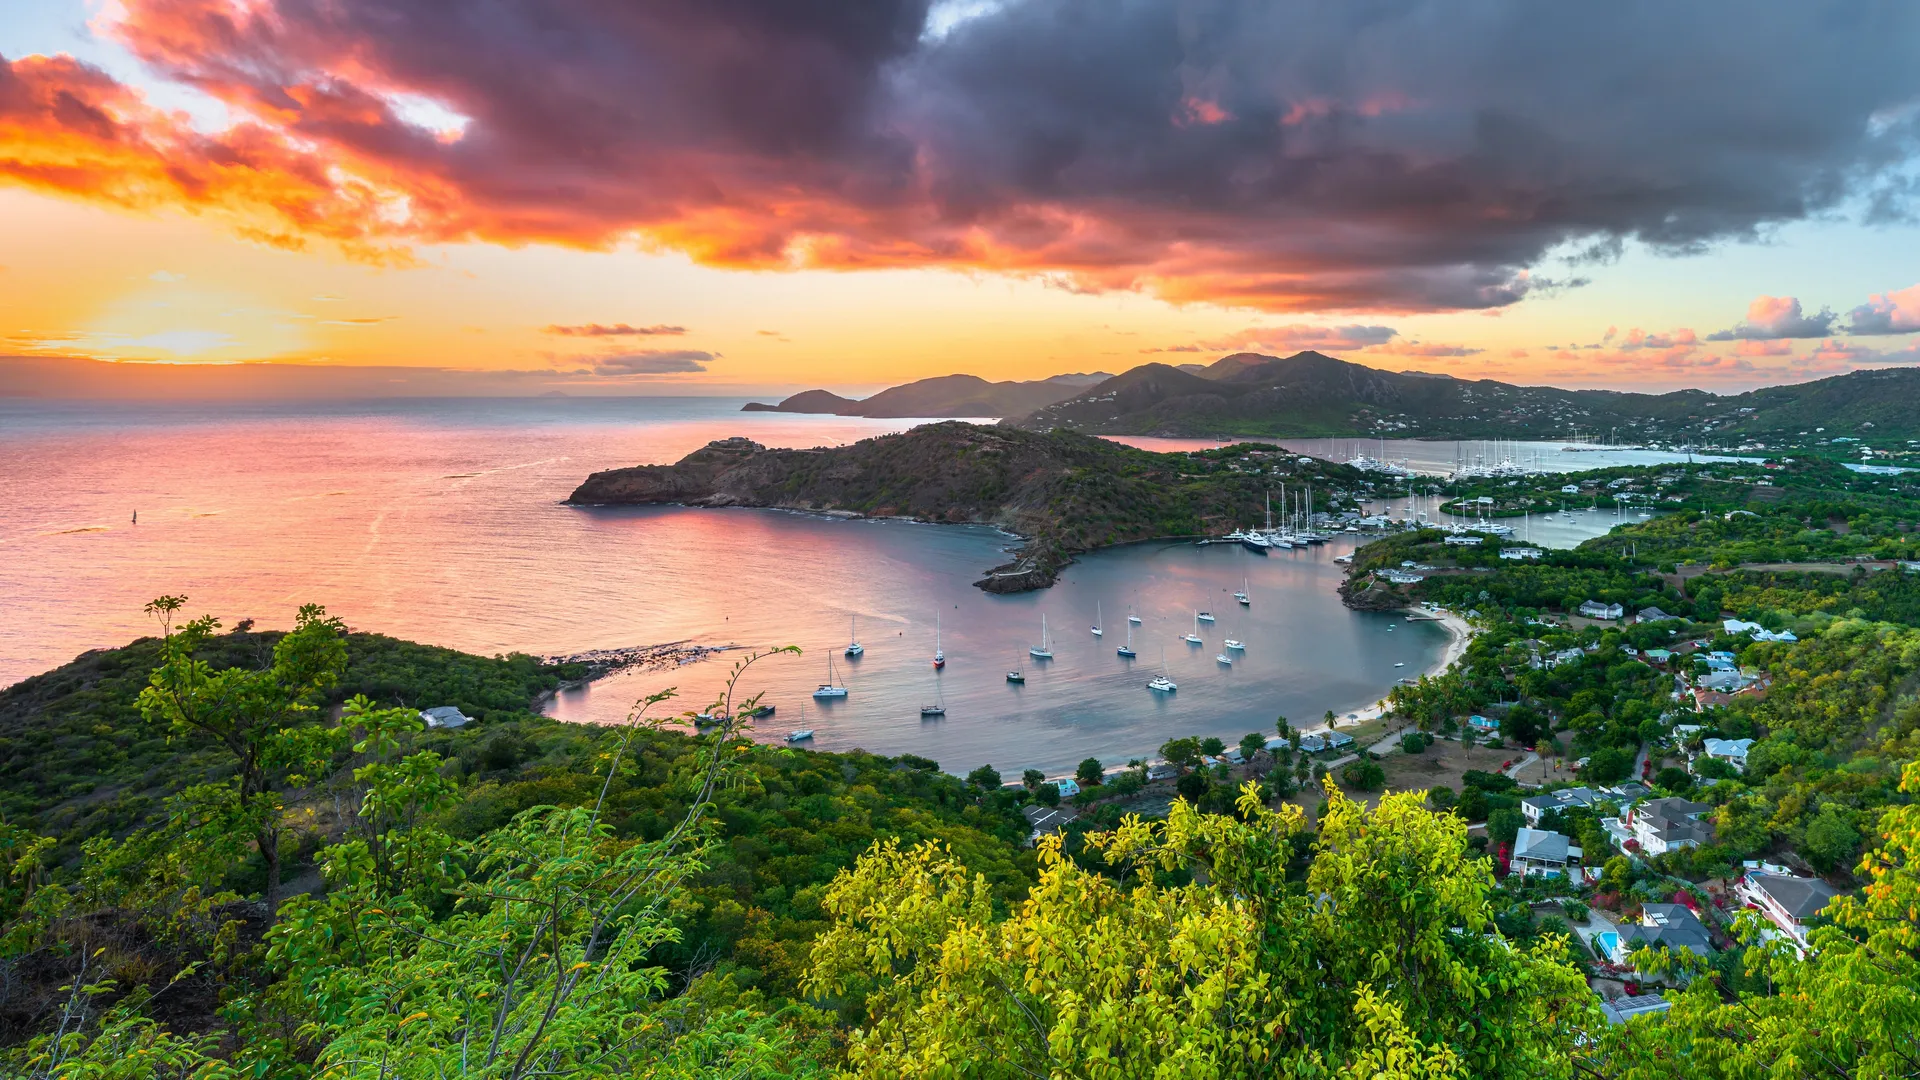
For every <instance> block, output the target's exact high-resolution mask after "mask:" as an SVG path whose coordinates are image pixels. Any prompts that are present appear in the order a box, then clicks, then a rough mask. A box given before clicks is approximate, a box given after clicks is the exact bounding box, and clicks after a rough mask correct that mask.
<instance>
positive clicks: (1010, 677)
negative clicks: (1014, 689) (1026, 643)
mask: <svg viewBox="0 0 1920 1080" xmlns="http://www.w3.org/2000/svg"><path fill="white" fill-rule="evenodd" d="M1013 663H1014V666H1013V668H1012V669H1011V670H1009V671H1008V672H1007V681H1008V682H1010V683H1023V682H1026V681H1027V676H1026V673H1025V672H1023V671H1021V670H1020V660H1019V658H1018V657H1015V658H1014V662H1013Z"/></svg>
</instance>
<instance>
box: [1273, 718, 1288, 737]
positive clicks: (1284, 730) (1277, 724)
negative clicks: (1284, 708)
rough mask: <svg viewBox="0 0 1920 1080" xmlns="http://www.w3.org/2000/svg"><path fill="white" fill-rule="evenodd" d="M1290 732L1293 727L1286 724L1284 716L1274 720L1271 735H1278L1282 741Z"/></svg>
mask: <svg viewBox="0 0 1920 1080" xmlns="http://www.w3.org/2000/svg"><path fill="white" fill-rule="evenodd" d="M1292 731H1293V725H1292V724H1290V723H1288V722H1287V718H1286V717H1285V716H1278V717H1275V718H1274V721H1273V733H1274V734H1275V735H1278V736H1280V737H1281V738H1283V739H1284V738H1286V737H1287V736H1288V734H1289V733H1291V732H1292Z"/></svg>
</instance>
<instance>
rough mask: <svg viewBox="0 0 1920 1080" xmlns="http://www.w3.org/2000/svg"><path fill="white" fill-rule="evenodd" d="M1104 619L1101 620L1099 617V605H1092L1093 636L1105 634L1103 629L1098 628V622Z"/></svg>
mask: <svg viewBox="0 0 1920 1080" xmlns="http://www.w3.org/2000/svg"><path fill="white" fill-rule="evenodd" d="M1104 621H1105V620H1103V619H1102V618H1101V617H1100V605H1099V604H1095V605H1093V636H1094V637H1105V636H1107V632H1106V631H1105V630H1102V629H1100V624H1101V623H1102V622H1104Z"/></svg>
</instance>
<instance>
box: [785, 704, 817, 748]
mask: <svg viewBox="0 0 1920 1080" xmlns="http://www.w3.org/2000/svg"><path fill="white" fill-rule="evenodd" d="M806 722H807V703H806V700H805V699H802V700H801V702H800V723H801V724H802V725H805V724H806ZM811 738H813V729H812V728H810V727H805V726H802V727H797V728H794V729H793V730H792V731H789V732H787V741H788V742H801V741H803V740H806V739H811Z"/></svg>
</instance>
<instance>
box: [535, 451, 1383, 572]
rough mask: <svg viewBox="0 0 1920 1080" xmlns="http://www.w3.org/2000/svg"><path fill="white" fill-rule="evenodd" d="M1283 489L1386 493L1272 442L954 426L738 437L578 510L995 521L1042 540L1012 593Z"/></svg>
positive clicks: (1020, 562)
mask: <svg viewBox="0 0 1920 1080" xmlns="http://www.w3.org/2000/svg"><path fill="white" fill-rule="evenodd" d="M1282 484H1286V485H1301V486H1304V485H1306V484H1313V485H1315V487H1316V490H1317V491H1318V492H1319V493H1320V494H1321V496H1322V497H1323V498H1322V500H1321V501H1320V502H1319V504H1318V506H1319V508H1320V509H1325V508H1327V507H1329V506H1332V505H1335V503H1336V501H1337V500H1341V499H1350V498H1352V497H1355V496H1359V495H1363V494H1364V493H1365V492H1367V491H1368V490H1370V489H1371V487H1372V484H1371V482H1369V481H1368V480H1366V478H1365V477H1364V476H1363V475H1362V474H1361V473H1359V472H1358V471H1357V470H1355V469H1351V468H1348V467H1346V466H1344V465H1330V464H1327V463H1325V462H1319V461H1313V460H1311V459H1307V458H1301V457H1297V456H1295V455H1293V454H1290V453H1287V452H1286V451H1283V450H1280V449H1279V448H1277V447H1272V446H1233V447H1227V448H1223V449H1219V450H1214V451H1209V452H1204V453H1197V454H1156V453H1150V452H1148V451H1144V450H1135V449H1133V448H1131V447H1126V446H1121V445H1119V444H1117V443H1113V442H1109V441H1107V440H1105V439H1095V438H1089V437H1087V436H1084V435H1075V434H1071V433H1068V432H1055V433H1047V434H1041V433H1035V432H1028V431H1020V430H1016V429H1012V428H1004V427H981V426H978V425H974V424H963V423H943V424H927V425H924V426H921V427H917V428H914V429H912V430H911V431H907V432H903V433H901V434H898V435H886V436H881V437H879V438H874V439H864V440H862V441H860V442H857V443H854V444H852V445H850V446H839V447H831V448H827V449H820V450H768V449H766V448H764V447H761V446H759V445H758V444H756V443H751V442H747V441H745V440H741V439H731V440H725V441H722V442H716V443H712V444H710V445H708V446H706V447H704V448H702V449H700V450H697V451H695V452H693V453H692V454H689V455H687V456H686V457H685V458H682V459H681V460H680V461H679V462H677V463H675V464H673V465H642V466H636V467H634V468H627V469H613V470H609V471H606V472H598V473H594V474H593V475H592V476H590V477H588V478H587V480H586V482H585V483H583V484H581V485H580V487H579V488H578V489H577V490H575V491H574V493H573V495H572V496H571V500H572V501H573V502H576V503H591V504H636V503H668V502H673V503H692V504H699V505H724V506H779V507H789V508H795V509H806V510H821V511H838V512H850V513H856V514H865V515H874V516H900V517H911V518H915V519H917V520H921V521H936V522H978V523H990V524H994V525H998V526H1001V527H1003V528H1007V529H1010V530H1012V531H1014V532H1017V533H1019V534H1021V535H1022V536H1025V537H1027V538H1028V542H1027V544H1026V546H1025V547H1024V548H1022V549H1021V551H1020V553H1019V556H1018V557H1017V558H1016V560H1015V561H1014V562H1013V563H1011V564H1008V565H1007V566H1004V567H1000V568H998V570H996V571H995V572H994V573H992V574H991V575H990V576H989V577H987V578H986V579H984V580H982V581H981V582H979V584H980V585H981V586H982V587H985V588H988V589H991V590H994V591H1004V592H1010V591H1017V590H1021V589H1030V588H1041V587H1045V586H1047V585H1050V584H1052V583H1053V580H1054V575H1055V574H1056V573H1057V572H1058V570H1059V568H1060V567H1061V566H1063V565H1065V564H1066V562H1067V561H1068V560H1069V559H1070V558H1071V557H1072V556H1073V555H1074V554H1075V553H1078V552H1082V551H1090V550H1092V549H1094V548H1099V547H1105V546H1108V545H1111V544H1122V543H1128V542H1131V541H1137V540H1147V539H1152V538H1155V537H1168V536H1196V535H1203V534H1207V533H1214V534H1220V533H1226V532H1230V531H1232V530H1233V529H1234V528H1236V527H1239V526H1243V525H1248V524H1252V523H1255V522H1258V521H1260V520H1261V518H1262V515H1263V513H1264V510H1265V506H1266V502H1265V500H1266V498H1267V496H1268V494H1269V493H1270V492H1271V491H1272V490H1273V489H1274V488H1275V487H1276V486H1278V485H1282Z"/></svg>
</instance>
